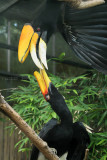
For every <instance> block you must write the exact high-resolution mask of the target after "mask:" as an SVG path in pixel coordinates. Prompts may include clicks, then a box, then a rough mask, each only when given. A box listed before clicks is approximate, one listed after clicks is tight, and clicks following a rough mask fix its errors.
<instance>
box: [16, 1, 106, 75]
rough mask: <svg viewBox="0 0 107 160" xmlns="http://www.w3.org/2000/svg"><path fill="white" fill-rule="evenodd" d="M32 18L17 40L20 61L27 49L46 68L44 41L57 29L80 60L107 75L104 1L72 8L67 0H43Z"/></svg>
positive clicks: (37, 63) (46, 41)
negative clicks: (36, 13) (42, 5)
mask: <svg viewBox="0 0 107 160" xmlns="http://www.w3.org/2000/svg"><path fill="white" fill-rule="evenodd" d="M75 1H76V0H75ZM79 1H80V0H78V2H79ZM81 1H83V2H86V1H88V0H85V1H84V0H81ZM93 1H95V0H93ZM102 1H103V0H102ZM32 19H33V20H32V22H31V23H29V24H25V25H24V27H23V29H22V33H21V36H20V40H19V47H18V58H19V61H20V62H21V63H23V62H24V60H25V59H26V57H27V55H28V53H29V51H30V53H31V56H32V58H33V61H34V62H35V64H36V65H37V66H38V67H39V68H42V65H41V63H43V64H44V66H45V67H46V68H47V62H46V48H47V47H46V46H47V45H46V44H47V43H48V41H49V39H50V37H51V35H52V34H53V33H55V32H56V31H59V32H60V33H61V34H62V36H63V37H64V39H65V41H66V42H67V43H68V45H69V46H70V47H71V48H72V49H73V50H74V53H75V54H76V55H77V56H78V57H79V58H80V59H81V60H83V61H84V62H86V63H87V64H89V65H90V66H91V67H93V68H95V69H97V70H98V71H100V72H102V73H105V74H107V0H105V3H104V4H101V5H97V6H94V7H90V8H86V9H79V8H76V7H74V6H73V4H72V3H71V0H47V1H46V4H45V6H44V7H43V9H41V13H40V14H39V16H38V17H37V18H36V19H35V18H32Z"/></svg>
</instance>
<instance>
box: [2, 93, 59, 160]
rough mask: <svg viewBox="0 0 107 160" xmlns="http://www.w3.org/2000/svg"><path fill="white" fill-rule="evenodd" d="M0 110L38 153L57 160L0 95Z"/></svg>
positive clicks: (44, 143)
mask: <svg viewBox="0 0 107 160" xmlns="http://www.w3.org/2000/svg"><path fill="white" fill-rule="evenodd" d="M0 109H1V110H2V111H3V112H4V113H5V114H6V115H7V116H8V117H9V118H10V119H11V120H12V121H13V122H14V123H15V124H16V126H17V127H18V128H19V129H20V130H21V131H22V132H23V133H24V134H25V135H26V136H27V137H28V138H29V139H30V140H31V141H32V143H33V144H34V145H35V146H36V147H37V148H38V149H39V151H40V152H42V153H43V154H44V156H45V157H46V158H47V159H48V160H59V158H58V157H57V155H55V154H54V153H53V152H52V151H51V149H50V148H49V147H48V145H47V143H46V142H44V141H43V140H42V139H41V138H40V137H39V136H38V135H37V134H36V133H35V131H34V130H33V129H32V128H31V127H30V126H29V125H28V124H27V123H26V122H25V121H24V120H23V119H22V118H21V117H20V116H19V114H18V113H17V112H15V110H14V109H13V108H12V107H11V106H10V105H9V104H8V103H7V102H6V101H5V100H4V97H3V96H2V95H1V93H0Z"/></svg>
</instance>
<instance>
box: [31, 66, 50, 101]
mask: <svg viewBox="0 0 107 160" xmlns="http://www.w3.org/2000/svg"><path fill="white" fill-rule="evenodd" d="M34 76H35V78H36V79H37V81H38V84H39V87H40V89H41V92H42V94H43V96H44V98H45V99H46V101H47V100H49V95H48V88H49V84H50V83H51V80H50V79H49V77H48V75H47V73H46V71H45V69H44V68H43V69H40V73H39V72H37V71H35V72H34Z"/></svg>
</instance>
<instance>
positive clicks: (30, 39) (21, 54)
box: [18, 24, 48, 69]
mask: <svg viewBox="0 0 107 160" xmlns="http://www.w3.org/2000/svg"><path fill="white" fill-rule="evenodd" d="M43 33H44V32H43ZM43 33H42V34H40V36H39V33H36V32H34V29H33V27H32V26H31V25H30V24H25V25H24V27H23V29H22V32H21V36H20V40H19V46H18V59H19V62H21V63H23V62H24V61H25V59H26V58H27V56H28V53H29V52H30V53H31V57H32V60H33V62H34V63H35V64H36V66H37V67H38V68H40V69H43V67H42V64H43V65H44V66H45V68H47V69H48V67H47V61H46V50H47V45H46V43H45V41H44V40H43V39H42V35H44V34H43ZM37 43H38V45H37ZM37 46H38V48H37ZM37 50H38V54H37Z"/></svg>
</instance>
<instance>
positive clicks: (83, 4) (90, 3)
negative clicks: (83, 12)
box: [59, 0, 105, 9]
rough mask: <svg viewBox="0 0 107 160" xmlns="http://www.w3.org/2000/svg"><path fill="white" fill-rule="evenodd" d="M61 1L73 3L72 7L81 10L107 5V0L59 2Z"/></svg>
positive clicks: (69, 0)
mask: <svg viewBox="0 0 107 160" xmlns="http://www.w3.org/2000/svg"><path fill="white" fill-rule="evenodd" d="M59 1H66V2H71V3H72V6H74V7H76V8H79V9H85V8H89V7H94V6H97V5H100V4H103V3H105V0H59Z"/></svg>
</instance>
